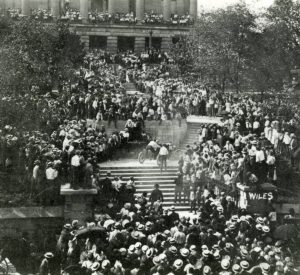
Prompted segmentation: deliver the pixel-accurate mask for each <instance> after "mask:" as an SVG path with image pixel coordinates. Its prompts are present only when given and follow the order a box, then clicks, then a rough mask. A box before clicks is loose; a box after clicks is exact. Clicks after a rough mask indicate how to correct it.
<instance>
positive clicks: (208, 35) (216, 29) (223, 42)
mask: <svg viewBox="0 0 300 275" xmlns="http://www.w3.org/2000/svg"><path fill="white" fill-rule="evenodd" d="M254 27H255V16H254V15H253V14H251V13H250V11H249V10H248V9H247V8H246V6H245V5H242V4H238V5H234V6H229V7H227V8H226V9H218V10H216V11H214V12H206V13H203V14H201V16H200V18H199V20H198V21H197V23H196V25H195V28H194V30H193V32H192V34H191V35H190V36H189V37H188V38H187V42H186V43H185V44H182V45H181V47H178V46H177V48H181V51H182V54H181V55H178V50H177V51H176V50H175V51H174V55H175V56H177V57H178V56H183V58H182V60H181V63H184V64H185V65H186V64H190V66H191V67H193V68H194V69H195V70H196V71H198V73H199V74H200V76H201V78H202V79H204V80H206V81H208V82H212V81H213V82H215V83H218V84H219V86H220V87H221V88H222V90H225V88H226V86H227V85H228V84H230V85H233V86H234V88H235V89H236V90H237V91H239V90H240V84H241V77H242V76H243V71H244V70H245V69H246V60H247V58H248V55H249V49H248V48H249V44H250V43H251V40H252V38H253V32H254V31H253V29H254ZM191 48H192V49H191ZM186 53H188V54H187V58H186V59H185V60H184V56H185V55H186ZM175 59H176V58H175Z"/></svg>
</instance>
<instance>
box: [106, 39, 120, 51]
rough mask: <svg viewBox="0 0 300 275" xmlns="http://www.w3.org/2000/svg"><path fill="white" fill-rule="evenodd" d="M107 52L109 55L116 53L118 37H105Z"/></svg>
mask: <svg viewBox="0 0 300 275" xmlns="http://www.w3.org/2000/svg"><path fill="white" fill-rule="evenodd" d="M107 50H108V51H109V52H110V53H117V51H118V37H117V36H109V37H107Z"/></svg>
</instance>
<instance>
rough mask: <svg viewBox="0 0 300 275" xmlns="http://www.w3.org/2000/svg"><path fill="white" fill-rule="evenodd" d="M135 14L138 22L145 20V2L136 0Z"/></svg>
mask: <svg viewBox="0 0 300 275" xmlns="http://www.w3.org/2000/svg"><path fill="white" fill-rule="evenodd" d="M135 14H136V18H137V20H138V21H142V20H144V14H145V0H136V5H135Z"/></svg>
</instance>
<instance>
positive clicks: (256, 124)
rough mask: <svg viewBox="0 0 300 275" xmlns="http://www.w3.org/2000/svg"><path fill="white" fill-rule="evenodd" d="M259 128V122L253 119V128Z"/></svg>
mask: <svg viewBox="0 0 300 275" xmlns="http://www.w3.org/2000/svg"><path fill="white" fill-rule="evenodd" d="M258 128H259V122H258V121H254V122H253V129H258Z"/></svg>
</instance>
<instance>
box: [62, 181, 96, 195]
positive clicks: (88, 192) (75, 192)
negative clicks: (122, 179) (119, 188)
mask: <svg viewBox="0 0 300 275" xmlns="http://www.w3.org/2000/svg"><path fill="white" fill-rule="evenodd" d="M97 193H98V190H97V189H94V188H93V189H83V188H79V189H76V190H75V189H73V188H71V187H70V183H66V184H65V185H62V186H61V188H60V194H61V195H62V196H73V195H97Z"/></svg>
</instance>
